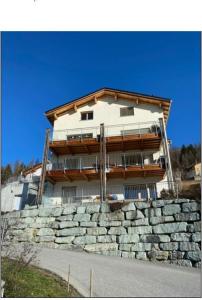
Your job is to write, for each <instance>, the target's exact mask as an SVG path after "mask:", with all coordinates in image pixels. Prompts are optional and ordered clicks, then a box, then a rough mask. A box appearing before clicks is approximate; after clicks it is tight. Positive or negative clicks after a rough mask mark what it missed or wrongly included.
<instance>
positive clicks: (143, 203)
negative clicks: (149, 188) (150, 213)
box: [135, 201, 151, 209]
mask: <svg viewBox="0 0 202 300" xmlns="http://www.w3.org/2000/svg"><path fill="white" fill-rule="evenodd" d="M135 206H136V207H137V209H145V208H149V207H151V203H150V202H148V201H147V202H146V201H137V202H135Z"/></svg>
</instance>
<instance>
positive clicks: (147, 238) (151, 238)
mask: <svg viewBox="0 0 202 300" xmlns="http://www.w3.org/2000/svg"><path fill="white" fill-rule="evenodd" d="M140 242H143V243H159V242H160V236H159V235H155V234H149V235H141V236H140Z"/></svg>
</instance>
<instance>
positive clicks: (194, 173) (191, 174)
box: [185, 163, 201, 180]
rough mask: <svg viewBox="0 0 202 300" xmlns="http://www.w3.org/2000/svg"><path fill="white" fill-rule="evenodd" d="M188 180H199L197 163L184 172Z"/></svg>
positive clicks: (199, 172)
mask: <svg viewBox="0 0 202 300" xmlns="http://www.w3.org/2000/svg"><path fill="white" fill-rule="evenodd" d="M185 179H189V180H191V179H192V180H201V163H197V164H195V165H193V166H191V167H190V168H188V169H187V170H186V178H185Z"/></svg>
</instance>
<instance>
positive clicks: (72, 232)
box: [56, 227, 86, 236]
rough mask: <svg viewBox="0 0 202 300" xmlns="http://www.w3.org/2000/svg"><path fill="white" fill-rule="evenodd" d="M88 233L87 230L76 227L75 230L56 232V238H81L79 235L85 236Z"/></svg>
mask: <svg viewBox="0 0 202 300" xmlns="http://www.w3.org/2000/svg"><path fill="white" fill-rule="evenodd" d="M85 233H86V228H80V227H75V228H68V229H61V230H58V231H57V232H56V236H68V235H71V236H79V235H84V234H85Z"/></svg>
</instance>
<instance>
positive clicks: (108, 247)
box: [84, 243, 118, 252]
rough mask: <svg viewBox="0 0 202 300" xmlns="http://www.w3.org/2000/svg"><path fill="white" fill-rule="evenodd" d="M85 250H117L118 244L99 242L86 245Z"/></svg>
mask: <svg viewBox="0 0 202 300" xmlns="http://www.w3.org/2000/svg"><path fill="white" fill-rule="evenodd" d="M84 250H85V251H87V252H100V251H116V250H118V244H116V243H106V244H102V243H98V244H92V245H86V246H85V247H84Z"/></svg>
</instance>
